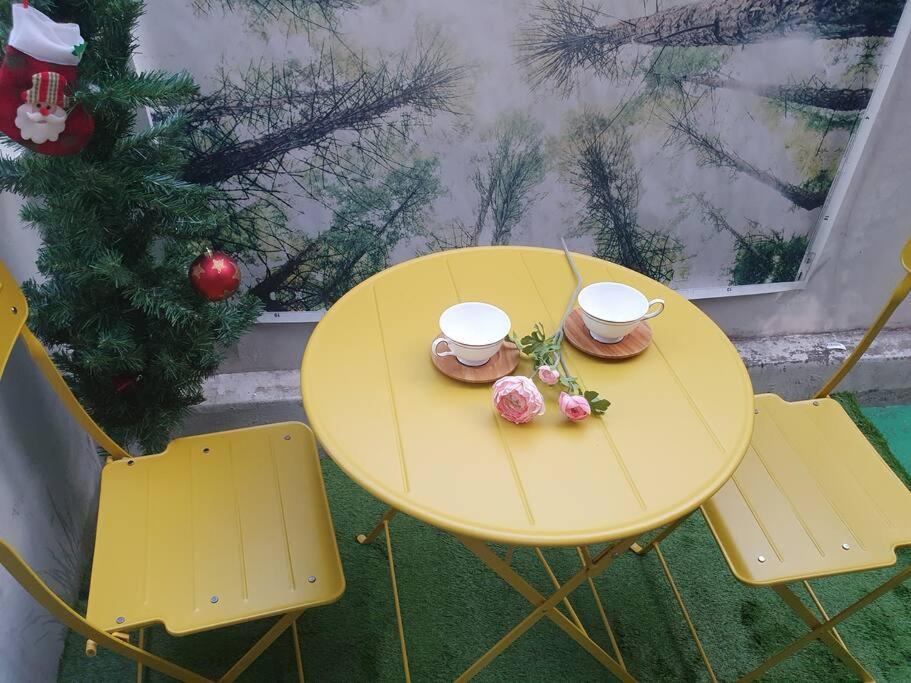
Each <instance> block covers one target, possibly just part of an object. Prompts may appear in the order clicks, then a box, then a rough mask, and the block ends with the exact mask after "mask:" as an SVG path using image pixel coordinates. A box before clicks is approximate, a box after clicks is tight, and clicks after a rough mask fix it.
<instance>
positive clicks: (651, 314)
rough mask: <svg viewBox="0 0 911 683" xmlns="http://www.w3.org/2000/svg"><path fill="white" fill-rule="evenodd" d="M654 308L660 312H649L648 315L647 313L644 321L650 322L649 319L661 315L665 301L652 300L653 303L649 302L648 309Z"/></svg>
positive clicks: (643, 317)
mask: <svg viewBox="0 0 911 683" xmlns="http://www.w3.org/2000/svg"><path fill="white" fill-rule="evenodd" d="M652 306H657V307H658V310H655V311H649V312H648V313H646V314H645V315H643V316H642V319H643V320H648V319H649V318H654V317H655V316H656V315H658V314H659V313H661V311H663V310H664V299H652V300H651V301H649V302H648V307H649V308H651V307H652Z"/></svg>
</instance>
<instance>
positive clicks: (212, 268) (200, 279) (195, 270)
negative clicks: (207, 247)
mask: <svg viewBox="0 0 911 683" xmlns="http://www.w3.org/2000/svg"><path fill="white" fill-rule="evenodd" d="M189 275H190V282H191V283H192V284H193V287H194V288H195V289H196V291H197V292H199V293H200V294H202V295H203V296H204V297H206V298H207V299H208V300H209V301H221V300H222V299H227V298H228V297H229V296H231V295H232V294H234V292H236V291H237V288H238V287H240V268H239V267H238V265H237V262H236V261H235V260H234V259H232V258H231V257H230V256H228V255H227V254H225V253H224V252H221V251H207V252H206V253H205V254H203V255H202V256H200V257H199V258H197V259H196V260H195V261H193V263H191V264H190V272H189Z"/></svg>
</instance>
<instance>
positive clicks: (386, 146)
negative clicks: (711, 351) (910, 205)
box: [138, 0, 904, 311]
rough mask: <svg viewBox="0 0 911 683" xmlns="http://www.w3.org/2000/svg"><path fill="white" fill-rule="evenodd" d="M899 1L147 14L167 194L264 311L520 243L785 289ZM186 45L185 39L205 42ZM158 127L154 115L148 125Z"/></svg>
mask: <svg viewBox="0 0 911 683" xmlns="http://www.w3.org/2000/svg"><path fill="white" fill-rule="evenodd" d="M903 9H904V2H903V0H840V1H839V0H803V1H801V2H793V3H782V2H772V1H770V0H676V1H674V0H613V1H610V2H608V1H607V0H500V1H498V2H490V1H489V0H461V1H460V2H448V3H443V2H439V1H438V0H159V2H156V3H153V4H150V6H149V7H148V11H147V16H146V17H145V18H144V20H143V23H142V25H141V35H140V36H139V38H140V43H141V45H142V54H141V55H140V56H139V57H138V60H139V61H140V62H141V64H140V66H141V67H143V68H164V69H169V70H180V69H184V70H188V71H190V72H191V73H192V75H193V76H194V77H195V78H196V80H197V81H198V82H199V83H200V84H201V87H202V94H201V95H200V96H199V98H198V99H197V101H196V102H195V104H194V105H193V107H192V109H191V110H190V111H189V113H188V114H187V120H188V122H189V124H190V125H191V127H192V130H193V133H194V138H193V139H194V143H193V144H194V149H193V151H192V159H191V162H190V163H189V164H188V165H187V171H186V175H187V180H190V181H192V182H195V183H202V184H207V185H212V186H215V187H217V188H218V189H219V190H221V191H222V192H223V195H224V196H225V197H226V198H227V199H226V200H225V204H226V206H225V210H226V211H227V212H229V213H230V215H231V217H232V221H231V227H230V228H229V229H226V230H225V232H224V234H222V235H221V236H220V241H219V247H220V248H223V249H224V250H225V251H227V252H229V253H231V254H233V255H235V256H237V257H238V258H239V260H240V261H241V262H242V263H243V264H244V267H245V272H244V281H245V283H246V286H247V287H248V288H249V289H250V291H251V292H252V293H253V294H255V295H256V296H257V297H259V298H260V299H261V300H262V301H263V303H264V305H265V307H266V308H267V310H272V311H285V310H319V309H323V308H326V307H328V306H330V305H332V303H333V302H335V301H336V300H337V299H338V298H339V297H341V296H342V295H344V293H345V292H346V291H348V290H349V289H350V288H351V287H353V286H354V285H356V284H357V283H359V282H361V281H362V280H364V279H365V278H367V277H369V276H370V275H372V274H373V273H376V272H378V271H380V270H382V269H384V268H386V267H388V266H390V265H392V264H394V263H397V262H400V261H402V260H405V259H408V258H411V257H413V256H415V255H418V254H424V253H429V252H433V251H439V250H443V249H451V248H461V247H474V246H484V245H505V244H524V245H540V246H548V247H558V246H559V245H560V239H561V238H566V239H567V240H568V242H569V243H570V245H571V247H572V248H573V249H575V250H577V251H581V252H584V253H590V254H593V255H595V256H597V257H600V258H604V259H607V260H610V261H614V262H616V263H620V264H622V265H624V266H627V267H629V268H633V269H635V270H637V271H639V272H642V273H645V274H646V275H649V276H650V277H653V278H656V279H658V280H661V281H664V282H668V283H670V284H671V285H672V286H674V287H676V288H705V287H728V286H735V285H751V284H761V283H772V282H788V281H793V280H795V279H796V278H797V276H798V272H799V270H800V268H801V265H802V263H803V262H804V258H805V255H806V252H807V249H808V247H809V245H810V242H811V239H812V237H813V233H814V231H815V229H816V225H817V223H818V221H819V220H820V217H821V215H820V212H821V209H822V206H823V204H824V202H825V201H826V197H827V196H828V194H829V191H830V189H831V186H832V183H833V181H834V178H835V175H836V172H837V170H838V167H839V163H840V162H841V160H842V158H843V156H844V154H845V151H846V149H847V146H848V143H849V141H850V139H851V135H852V133H853V132H854V131H855V129H856V128H857V127H858V125H859V123H860V121H861V120H862V118H863V116H864V112H865V109H866V107H867V105H868V103H869V101H870V98H871V95H872V92H873V88H874V85H875V84H876V80H877V78H878V76H879V73H880V71H881V69H882V65H883V60H884V57H885V55H886V54H887V53H886V50H887V47H888V45H889V43H890V39H891V37H892V36H893V34H894V33H895V29H896V26H897V24H898V21H899V18H900V16H901V13H902V11H903ZM200 36H204V37H205V40H200V39H199V38H200ZM166 113H167V112H155V113H154V114H155V115H165V114H166Z"/></svg>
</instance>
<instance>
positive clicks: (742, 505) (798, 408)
mask: <svg viewBox="0 0 911 683" xmlns="http://www.w3.org/2000/svg"><path fill="white" fill-rule="evenodd" d="M901 262H902V265H903V266H904V268H905V271H906V274H905V276H904V278H903V279H902V280H901V282H900V283H899V284H898V286H897V287H896V288H895V290H894V291H893V292H892V296H891V298H890V299H889V302H888V303H887V304H886V306H885V307H884V308H883V310H882V311H881V312H880V314H879V315H878V316H877V318H876V320H875V321H874V323H873V326H872V327H871V328H870V329H869V330H868V331H867V333H866V334H865V335H864V337H863V338H862V339H861V341H860V343H859V344H858V345H857V348H855V349H854V351H853V352H852V353H851V354H850V355H849V356H848V357H847V358H846V359H845V361H844V363H842V364H841V366H840V367H839V368H838V370H837V371H836V372H835V374H834V375H833V376H832V378H831V379H830V380H829V381H828V382H826V384H825V386H824V387H823V388H822V389H821V390H820V391H819V393H817V394H816V395H815V396H814V397H813V398H812V399H810V400H808V401H797V402H793V403H791V402H787V401H785V400H783V399H782V398H780V397H779V396H776V395H774V394H761V395H758V396H756V417H755V422H754V426H753V438H752V440H751V442H750V447H749V449H748V451H747V453H746V456H745V457H744V459H743V462H742V463H741V464H740V466H739V467H738V468H737V471H736V472H735V473H734V476H733V477H731V479H730V480H729V481H728V482H727V483H726V484H725V485H724V486H723V487H722V488H721V489H720V490H719V491H718V493H716V494H715V496H714V497H712V498H711V499H710V500H709V501H708V502H707V503H706V504H705V505H703V507H702V512H703V514H704V516H705V519H706V520H707V522H708V525H709V527H710V528H711V530H712V533H713V534H714V536H715V539H716V541H717V542H718V545H719V546H720V547H721V552H722V554H723V555H724V557H725V559H726V560H727V562H728V565H729V566H730V568H731V571H732V572H733V574H734V576H736V577H737V578H738V579H739V580H740V581H742V582H743V583H746V584H749V585H752V586H771V587H772V588H773V589H774V590H775V592H776V593H778V595H779V596H781V598H782V600H784V602H785V604H787V605H788V606H789V607H790V608H791V609H792V610H793V611H794V612H795V613H796V614H797V616H798V617H799V618H800V619H801V620H802V621H803V622H804V623H805V624H806V625H807V626H808V627H809V628H810V631H809V632H808V633H807V634H806V635H804V636H802V637H800V638H798V639H797V640H795V641H794V642H793V643H791V644H790V645H788V646H787V647H785V648H784V649H782V650H781V651H779V652H778V653H777V654H775V655H774V656H772V657H770V658H769V659H767V660H766V661H765V662H763V663H762V664H761V665H760V666H759V667H757V668H756V669H754V670H753V671H751V672H750V673H748V674H746V675H745V676H743V678H741V679H740V680H742V681H752V680H755V679H756V678H758V677H759V676H761V675H763V674H764V673H765V672H766V671H768V670H769V669H770V668H771V667H773V666H775V665H776V664H778V663H779V662H781V661H783V660H784V659H786V658H788V657H790V656H791V655H793V654H795V653H796V652H798V651H799V650H801V649H803V648H804V647H806V646H807V645H809V644H810V643H811V642H813V641H814V640H820V641H822V642H823V643H824V644H825V645H826V646H828V648H829V650H830V651H831V652H832V654H834V655H835V656H836V657H837V658H838V659H840V660H841V661H842V662H843V663H844V664H845V665H846V666H848V668H850V669H851V671H853V672H854V673H855V674H856V675H857V676H859V677H860V678H861V679H862V680H864V681H872V680H873V677H872V676H871V675H870V673H869V672H868V671H867V670H866V669H865V668H864V667H863V665H861V663H860V662H858V661H857V659H856V658H855V657H854V656H853V655H852V654H851V652H850V651H849V650H848V648H847V646H846V645H845V642H844V640H842V638H841V636H840V635H839V633H838V631H837V630H836V627H837V626H838V624H840V623H841V622H842V621H844V620H845V619H847V618H848V617H849V616H851V615H852V614H854V613H855V612H856V611H858V610H859V609H861V608H862V607H864V606H866V605H868V604H869V603H871V602H873V600H875V599H876V598H878V597H879V596H881V595H883V594H884V593H886V592H888V591H889V590H891V589H892V588H895V587H896V586H898V585H899V584H901V583H902V582H903V581H905V580H906V579H907V578H908V577H909V576H911V566H909V567H905V568H904V569H902V570H901V571H899V572H898V573H897V574H895V575H894V576H893V577H892V578H891V579H889V580H888V581H886V582H885V583H883V584H882V585H880V586H878V587H877V588H875V589H873V590H872V591H870V592H869V593H867V594H866V595H865V596H863V597H862V598H860V599H859V600H857V601H855V602H854V603H852V604H851V605H849V606H848V607H846V608H844V609H843V610H842V611H840V612H839V613H838V614H835V615H833V616H831V617H830V616H829V615H828V614H827V613H826V610H825V608H824V607H823V605H822V603H821V602H820V601H819V598H818V597H817V596H816V594H815V593H814V592H813V589H812V587H811V586H810V583H809V579H812V578H819V577H823V576H831V575H835V574H844V573H849V572H857V571H862V570H866V569H875V568H880V567H887V566H891V565H893V564H895V562H896V560H897V558H896V555H895V550H896V549H897V548H898V547H901V546H905V545H911V492H909V490H908V489H907V487H906V486H905V485H904V483H902V481H901V480H900V479H899V478H898V477H897V476H896V475H895V474H894V473H893V471H892V470H891V469H890V468H889V466H888V465H887V464H886V463H885V462H883V459H882V458H881V457H880V455H879V453H877V452H876V450H875V449H874V448H873V447H872V446H871V445H870V443H869V441H867V439H866V438H865V437H864V435H863V434H862V433H861V432H860V430H859V429H857V427H856V426H855V424H854V422H853V420H851V418H850V417H849V416H848V414H847V413H846V412H845V411H844V410H843V409H842V407H841V405H839V403H838V402H837V401H835V400H834V399H832V398H829V397H828V396H829V393H830V392H831V391H832V390H833V389H834V388H835V387H836V386H837V385H838V383H839V382H840V381H841V380H842V379H843V378H844V377H845V375H846V374H847V373H848V372H849V371H850V370H851V368H852V367H853V366H854V365H855V363H857V361H858V359H859V358H860V357H861V356H862V355H863V353H864V352H865V351H866V350H867V348H869V346H870V344H871V343H872V342H873V340H874V338H875V337H876V335H877V334H878V333H879V331H880V330H881V329H882V328H883V326H884V325H885V324H886V322H887V321H888V319H889V318H890V317H891V315H892V313H893V312H894V311H895V309H896V308H898V306H899V304H900V303H901V302H902V301H904V299H905V298H906V297H907V296H908V293H909V291H911V241H909V242H908V243H907V244H906V245H905V247H904V249H903V250H902V254H901ZM674 526H676V525H674ZM671 530H672V528H667V529H665V531H663V532H662V533H661V534H659V536H658V537H657V538H656V539H655V540H654V541H652V542H651V543H649V544H648V545H646V546H644V547H640V546H635V547H634V548H633V550H635V551H636V552H638V553H640V554H644V553H645V552H648V551H649V550H651V549H652V548H655V549H657V551H658V553H659V558H660V559H661V562H662V565H664V567H665V572H666V573H667V574H668V578H669V579H670V580H671V583H672V585H673V579H671V577H670V574H669V570H668V569H667V565H666V563H665V562H664V559H663V557H661V556H660V548H658V545H657V541H660V540H661V539H663V538H665V537H666V536H667V534H668V533H670V531H671ZM798 582H799V583H801V584H802V585H803V587H804V589H805V590H806V591H807V593H808V595H809V598H810V600H811V601H812V603H813V605H815V607H816V609H817V610H819V616H817V615H816V614H814V613H813V611H811V610H810V608H809V607H808V606H807V605H806V604H804V602H803V601H802V600H801V599H800V598H799V597H798V596H797V594H795V593H794V592H793V591H792V590H791V588H789V587H788V584H792V583H798ZM675 593H676V589H675ZM681 607H682V608H683V610H684V615H685V616H686V617H687V622H688V624H689V626H690V630H691V633H692V634H693V636H694V637H695V638H696V643H697V646H698V648H699V651H700V654H701V655H702V656H703V660H704V662H705V664H706V666H707V668H708V670H709V673H710V676H711V677H712V679H713V680H714V673H713V672H712V669H711V665H710V663H709V662H708V658H707V657H706V656H705V654H704V650H703V649H702V646H701V644H700V643H699V639H698V636H696V633H695V627H694V626H693V624H692V622H691V620H690V619H689V615H688V614H687V612H686V607H685V606H683V605H682V604H681Z"/></svg>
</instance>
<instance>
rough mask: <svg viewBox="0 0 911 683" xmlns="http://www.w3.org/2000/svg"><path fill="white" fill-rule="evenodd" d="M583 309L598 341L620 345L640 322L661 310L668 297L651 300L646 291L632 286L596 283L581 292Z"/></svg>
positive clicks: (584, 318) (591, 333)
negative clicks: (644, 292) (646, 295)
mask: <svg viewBox="0 0 911 683" xmlns="http://www.w3.org/2000/svg"><path fill="white" fill-rule="evenodd" d="M655 306H657V308H656V309H655V310H651V309H652V307H655ZM579 308H580V309H581V310H582V320H583V321H584V322H585V326H586V327H587V328H588V333H589V334H590V335H591V336H592V338H593V339H594V340H595V341H599V342H602V343H604V344H616V343H617V342H619V341H621V340H622V339H623V338H624V337H625V336H626V335H628V334H629V333H630V332H632V331H633V329H634V328H635V327H636V325H638V324H639V323H640V322H642V321H643V320H648V319H649V318H654V317H655V316H656V315H658V314H659V313H661V311H663V310H664V299H652V300H651V301H649V300H648V299H647V298H646V297H645V295H644V294H643V293H642V292H640V291H639V290H638V289H634V288H633V287H630V286H628V285H624V284H621V283H619V282H596V283H595V284H593V285H589V286H588V287H586V288H585V289H583V290H582V291H581V292H579Z"/></svg>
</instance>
